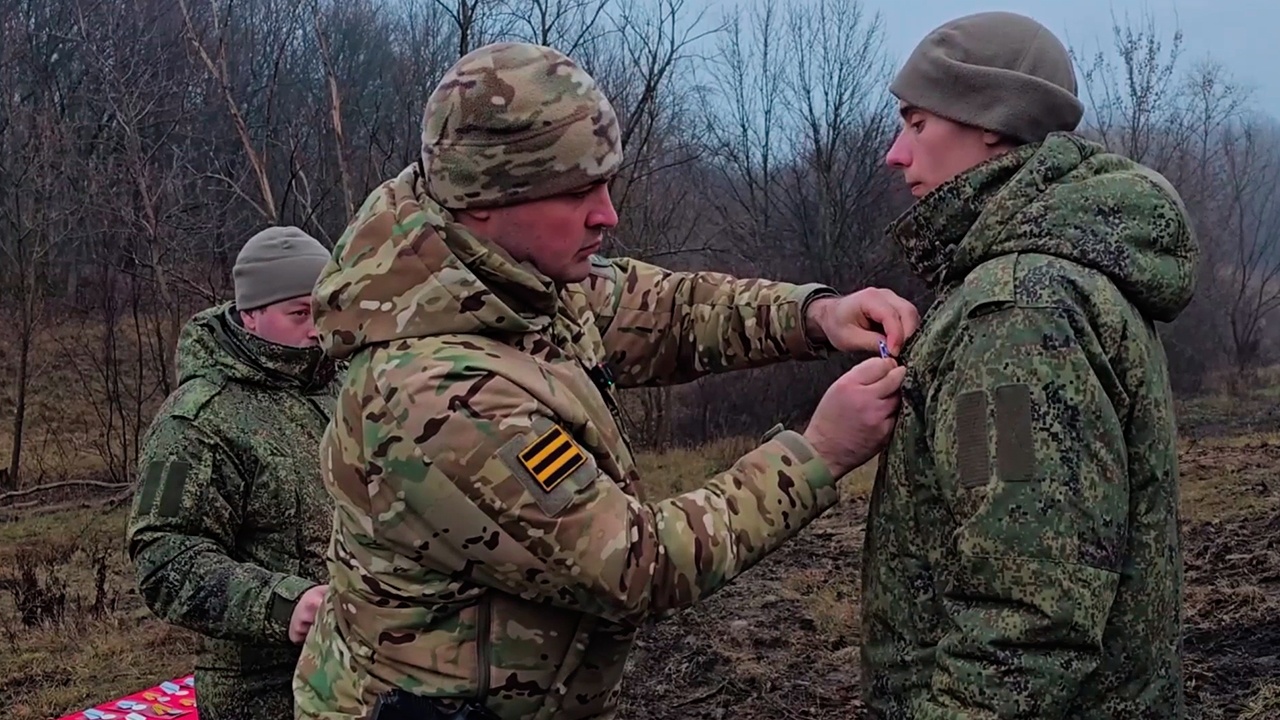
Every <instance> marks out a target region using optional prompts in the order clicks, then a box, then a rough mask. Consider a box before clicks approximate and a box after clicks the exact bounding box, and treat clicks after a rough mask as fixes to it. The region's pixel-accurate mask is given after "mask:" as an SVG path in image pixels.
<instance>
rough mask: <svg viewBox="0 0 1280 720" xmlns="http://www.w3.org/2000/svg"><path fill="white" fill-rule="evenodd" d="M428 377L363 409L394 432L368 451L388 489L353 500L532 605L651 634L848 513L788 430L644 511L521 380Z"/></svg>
mask: <svg viewBox="0 0 1280 720" xmlns="http://www.w3.org/2000/svg"><path fill="white" fill-rule="evenodd" d="M393 362H394V361H393ZM416 376H417V380H416V382H415V380H414V379H412V378H410V377H407V376H406V377H405V378H404V380H403V381H400V380H399V379H392V381H391V382H385V380H384V384H383V385H382V386H381V389H380V391H379V392H378V393H377V396H378V398H379V399H378V400H376V401H374V402H373V404H372V406H369V405H366V406H365V407H364V408H362V409H361V414H360V416H361V417H366V418H375V417H376V418H385V420H384V422H386V423H388V424H387V425H383V426H382V427H381V428H380V429H379V431H378V432H377V434H376V436H371V435H369V432H368V431H366V432H365V433H364V434H363V438H362V439H361V440H360V442H362V443H367V444H365V445H364V447H365V448H366V452H369V453H370V455H371V457H369V458H367V459H366V461H365V462H366V463H367V465H368V466H370V467H376V468H380V470H379V472H378V475H379V476H380V478H381V479H380V480H378V481H376V482H375V483H373V484H371V485H370V487H368V488H365V487H354V488H344V489H343V491H344V493H345V494H349V495H353V496H363V497H365V498H369V497H370V495H371V494H372V496H373V497H372V498H371V501H372V505H371V507H369V508H367V513H368V516H369V517H373V518H378V529H377V532H378V533H379V534H381V535H382V537H383V539H384V541H386V542H389V543H390V544H392V545H394V546H396V547H399V548H402V550H401V552H402V554H404V555H405V556H406V557H417V558H422V557H423V549H424V548H425V549H426V550H427V551H429V558H428V559H427V560H426V562H429V563H430V564H432V566H433V567H432V569H434V570H437V571H440V572H447V573H456V574H458V576H460V577H466V578H468V579H470V580H472V581H474V582H477V583H480V584H484V585H487V586H490V587H494V588H497V589H499V590H502V591H504V592H507V593H510V594H514V595H518V596H520V597H524V598H529V599H538V600H541V601H544V602H547V603H550V604H553V605H556V606H559V607H562V608H568V609H573V610H577V611H581V612H585V613H588V614H591V615H596V616H599V617H604V618H608V619H611V620H614V621H616V622H621V623H629V624H633V625H638V624H640V623H641V622H643V621H644V620H645V619H647V618H651V617H661V616H663V615H665V614H667V613H669V612H671V611H674V610H676V609H679V608H683V607H686V606H689V605H691V604H693V603H696V602H698V601H699V600H700V599H702V598H704V597H706V596H708V595H710V594H711V593H714V592H715V591H717V590H719V589H720V588H721V587H723V586H724V585H726V584H727V583H728V582H729V581H730V580H732V579H733V578H734V577H736V576H737V575H739V574H740V573H742V572H743V571H744V570H746V569H748V568H749V567H751V566H752V565H754V564H755V563H756V562H758V561H759V560H760V559H761V558H762V557H764V556H765V555H767V554H768V553H769V552H771V551H772V550H773V549H774V548H776V547H778V546H779V545H780V544H782V543H783V542H784V541H786V540H787V539H788V538H790V537H792V536H793V535H794V534H795V533H797V532H798V531H800V530H801V529H802V528H803V527H805V525H807V524H808V523H809V522H810V521H811V520H812V519H813V518H815V517H817V516H818V515H819V514H821V513H822V512H824V511H825V510H826V509H828V508H829V507H831V506H832V505H833V504H834V503H835V502H836V500H837V499H838V491H837V488H836V483H835V480H834V479H833V477H832V475H831V473H830V471H829V470H828V468H827V466H826V464H825V462H823V460H822V459H821V458H819V457H818V456H817V455H816V454H815V453H814V452H813V450H812V448H811V446H810V445H809V444H808V442H807V441H806V440H804V438H803V437H802V436H801V435H799V434H797V433H795V432H791V431H784V432H780V433H778V434H776V435H775V436H774V437H772V438H770V439H768V440H766V441H765V442H764V443H763V444H761V445H760V446H759V447H757V448H756V449H754V450H752V451H751V452H749V453H747V454H746V455H745V456H743V457H742V458H741V459H740V460H738V462H737V463H736V464H735V465H734V466H733V467H732V468H730V469H729V470H727V471H726V472H724V473H723V474H721V475H719V476H717V477H714V478H711V479H710V480H709V481H708V482H707V483H706V484H705V485H704V486H702V487H701V488H699V489H697V490H694V491H692V492H687V493H685V494H683V495H679V496H677V497H673V498H670V499H667V500H664V501H662V502H657V503H648V504H646V503H641V502H640V501H638V500H637V499H636V498H634V497H632V496H630V495H628V494H626V493H624V492H623V491H622V490H621V489H620V488H619V487H618V485H617V484H616V483H615V482H614V481H613V480H611V479H610V477H609V476H608V475H606V474H604V473H603V472H602V471H601V469H600V467H599V466H598V465H597V462H596V460H595V459H594V458H593V457H592V455H591V454H590V453H589V452H587V451H586V449H585V448H584V446H583V445H582V444H581V441H580V439H579V438H575V437H574V436H573V435H572V431H571V430H570V428H569V426H567V425H565V424H561V423H558V422H556V421H555V420H554V419H553V418H552V417H551V416H550V415H549V412H548V410H547V408H545V407H544V406H541V405H540V404H538V403H537V402H536V401H535V400H534V399H533V398H532V397H531V396H530V395H529V394H528V393H527V392H526V391H525V390H523V389H522V388H521V387H520V386H518V385H516V384H514V383H513V382H511V381H509V380H507V379H505V378H503V377H501V376H497V375H493V374H489V373H485V372H483V371H478V370H477V371H474V372H472V371H468V370H467V369H465V368H458V367H456V366H455V367H454V368H452V369H450V370H449V371H447V372H444V373H441V374H440V375H437V376H436V377H432V378H425V377H423V374H422V373H416ZM392 391H394V392H392ZM449 408H454V409H456V410H449ZM357 437H361V436H359V435H357Z"/></svg>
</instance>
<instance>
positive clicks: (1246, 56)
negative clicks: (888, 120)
mask: <svg viewBox="0 0 1280 720" xmlns="http://www.w3.org/2000/svg"><path fill="white" fill-rule="evenodd" d="M712 2H713V3H714V2H716V0H712ZM865 2H866V4H865V5H864V7H865V8H867V9H868V10H874V11H878V12H879V13H880V15H881V17H882V18H884V24H885V37H886V41H887V44H888V48H887V49H888V51H889V52H890V53H891V54H892V55H893V56H894V58H895V59H896V60H897V61H899V62H900V61H901V60H902V59H905V58H906V56H907V54H909V53H910V52H911V49H912V48H913V47H914V46H915V44H916V43H917V42H919V41H920V39H921V38H922V37H924V35H925V34H926V33H927V32H929V30H931V29H933V28H934V27H936V26H938V25H941V24H942V23H944V22H946V21H947V20H950V19H952V18H955V17H959V16H961V15H967V14H969V13H973V12H981V11H984V10H1010V11H1013V12H1019V13H1022V14H1024V15H1029V16H1031V17H1033V18H1035V19H1036V20H1039V21H1040V22H1042V23H1044V24H1045V25H1046V26H1047V27H1048V28H1049V29H1050V30H1052V31H1053V32H1054V33H1056V34H1057V35H1058V37H1059V38H1061V39H1062V40H1063V42H1064V43H1066V44H1068V45H1073V46H1075V47H1076V49H1077V50H1078V51H1081V52H1084V51H1088V52H1089V53H1090V54H1092V51H1094V50H1096V49H1097V47H1098V43H1099V42H1104V43H1108V47H1109V44H1110V42H1111V20H1112V16H1113V14H1114V16H1115V17H1117V18H1119V19H1122V20H1123V17H1124V15H1125V13H1126V12H1128V13H1129V15H1130V16H1131V17H1133V18H1134V19H1135V20H1136V19H1139V18H1140V15H1141V13H1142V12H1143V11H1144V10H1147V11H1149V12H1150V14H1151V16H1152V17H1153V18H1154V20H1155V22H1156V29H1157V31H1159V32H1160V33H1161V35H1162V36H1164V37H1172V33H1173V31H1174V30H1175V29H1177V28H1181V29H1182V32H1183V45H1182V49H1183V55H1182V59H1181V60H1180V63H1179V64H1180V65H1182V64H1185V65H1190V64H1191V63H1192V62H1194V61H1195V60H1198V59H1201V58H1203V57H1205V56H1206V55H1210V54H1211V55H1212V56H1213V57H1214V58H1216V59H1217V60H1218V61H1219V62H1221V63H1222V64H1223V65H1225V66H1226V67H1227V68H1228V69H1229V70H1230V71H1231V72H1232V75H1233V77H1234V78H1235V79H1236V80H1237V81H1238V82H1241V83H1244V84H1247V85H1250V86H1252V87H1253V91H1254V95H1253V98H1254V101H1255V103H1256V106H1257V107H1258V108H1259V109H1261V110H1265V111H1267V112H1269V113H1271V114H1274V115H1280V32H1277V31H1280V2H1273V1H1270V0H865ZM1076 72H1077V73H1079V72H1080V68H1077V69H1076Z"/></svg>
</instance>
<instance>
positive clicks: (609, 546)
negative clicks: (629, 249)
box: [295, 44, 918, 720]
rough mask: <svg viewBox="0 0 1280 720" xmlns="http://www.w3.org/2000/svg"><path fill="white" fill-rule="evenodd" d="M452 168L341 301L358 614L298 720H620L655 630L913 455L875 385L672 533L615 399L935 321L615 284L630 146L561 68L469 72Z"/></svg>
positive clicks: (422, 184) (310, 672)
mask: <svg viewBox="0 0 1280 720" xmlns="http://www.w3.org/2000/svg"><path fill="white" fill-rule="evenodd" d="M423 144H424V153H423V155H424V156H423V160H422V161H421V163H419V164H415V165H414V166H411V167H409V168H408V169H406V170H405V171H404V172H403V173H401V174H400V175H399V176H398V177H396V178H395V179H393V180H390V181H388V182H387V183H385V184H384V185H383V186H382V187H380V188H378V189H377V190H376V191H375V192H374V193H373V194H372V195H371V196H370V197H369V198H368V200H366V201H365V203H364V205H363V207H361V208H360V211H359V213H358V215H357V217H356V218H355V219H354V220H353V221H352V223H351V224H350V226H349V227H348V229H347V231H346V233H344V235H343V237H342V238H341V239H340V240H339V242H338V246H337V247H336V249H335V252H334V260H333V262H331V263H330V265H329V266H328V267H327V268H326V270H325V272H324V275H323V277H322V278H321V279H320V281H319V283H318V284H317V287H316V291H315V302H316V324H317V327H318V328H319V330H320V337H321V343H322V345H323V346H324V347H325V349H326V350H327V351H328V352H329V353H330V354H331V355H333V356H335V357H339V358H344V359H349V360H350V363H351V370H350V375H349V377H348V380H347V382H346V384H345V385H344V387H343V390H342V392H341V394H340V397H339V400H338V406H337V409H336V411H335V419H334V423H333V425H332V432H330V433H329V434H328V435H327V436H326V438H325V441H324V443H323V446H322V451H321V461H322V465H323V475H324V478H325V482H326V483H327V485H328V487H329V489H330V492H331V493H332V494H333V495H334V497H335V499H336V517H337V519H336V523H335V536H334V540H333V545H332V550H331V552H332V557H331V558H330V562H329V568H330V574H331V579H330V583H331V588H332V591H331V594H330V595H329V597H328V599H327V601H326V602H325V604H324V606H323V607H322V608H321V611H320V614H319V616H318V617H317V619H316V624H315V626H314V629H313V631H312V634H311V635H310V636H309V637H308V639H307V641H306V643H305V645H304V649H303V657H302V659H301V660H300V662H299V665H298V673H297V676H296V679H295V692H296V701H297V705H298V708H297V717H299V718H329V719H331V720H332V719H337V718H370V717H375V716H376V717H380V718H382V720H391V719H392V718H395V717H412V718H431V717H472V718H475V717H490V718H494V717H496V718H502V719H503V720H532V719H534V718H538V719H540V720H551V719H553V718H554V719H557V720H569V719H573V718H609V717H612V716H613V715H614V712H615V707H616V705H617V701H618V695H619V687H620V684H621V681H622V673H623V668H624V666H625V664H626V661H627V657H628V654H629V652H630V649H631V645H632V639H633V638H634V636H635V633H636V630H637V628H638V626H639V625H640V624H641V623H642V622H644V621H645V620H648V619H652V618H661V617H664V616H666V615H668V614H670V613H672V612H673V611H675V610H677V609H680V608H683V607H687V606H689V605H691V604H693V603H695V602H697V601H699V600H701V599H702V598H705V597H706V596H708V595H709V594H711V593H713V592H715V591H716V590H718V589H720V588H721V587H723V586H724V585H725V584H726V583H728V582H729V581H731V580H732V579H733V578H734V577H736V576H737V575H739V574H740V573H742V572H743V571H744V570H746V569H747V568H749V567H750V566H751V565H752V564H754V563H756V562H757V561H758V560H760V558H762V557H763V556H765V555H766V554H767V553H769V552H770V551H772V550H773V549H774V548H776V547H778V546H779V545H780V544H781V543H783V542H784V541H785V540H786V539H787V538H790V537H792V536H793V535H794V534H795V533H796V532H798V531H799V530H800V529H801V528H803V527H804V526H805V525H806V524H807V523H809V522H810V521H811V520H812V519H813V518H815V517H817V516H818V515H819V514H820V513H822V512H823V511H824V510H826V509H827V508H829V507H831V506H832V504H834V503H835V502H836V500H837V498H838V491H837V487H836V483H835V480H836V478H837V477H839V476H841V475H843V474H844V473H845V472H847V471H848V470H850V469H852V468H854V467H856V466H858V465H860V464H862V463H864V462H866V461H867V460H868V459H869V458H870V457H871V456H872V455H873V454H874V453H875V452H876V450H877V449H878V448H879V446H880V443H881V442H882V439H883V438H884V437H885V436H886V435H887V433H888V431H889V429H890V428H891V426H892V423H893V418H894V415H895V408H896V404H897V386H898V382H899V380H900V378H901V376H902V374H903V372H904V371H903V369H902V368H898V367H896V363H895V362H894V361H893V360H892V359H881V358H874V359H872V360H868V361H865V362H863V363H862V364H860V365H858V366H856V367H855V368H854V369H853V370H851V371H849V373H847V374H846V375H845V376H843V377H842V378H840V379H839V380H838V381H837V382H836V383H835V384H834V385H833V386H832V388H831V390H829V391H828V393H827V394H826V395H825V396H824V397H823V399H822V401H821V402H820V403H819V406H818V408H817V410H816V412H815V413H814V417H813V419H812V421H811V423H810V425H809V427H808V428H807V430H806V431H805V432H804V433H803V434H802V433H798V432H794V431H783V430H782V429H781V428H776V429H775V431H772V432H771V433H769V434H767V437H766V439H765V440H764V441H763V443H762V444H761V445H760V446H759V447H758V448H756V449H755V450H753V451H751V452H750V453H748V454H747V455H745V456H744V457H743V458H742V459H741V460H739V461H738V462H737V463H736V464H735V465H734V467H733V468H732V469H730V470H729V471H727V472H725V473H723V474H721V475H719V476H717V477H714V478H711V479H710V480H709V481H708V482H707V483H706V485H705V486H704V487H703V488H701V489H698V490H695V491H692V492H688V493H685V494H683V495H679V496H677V497H674V498H671V499H667V500H663V501H661V502H649V503H646V502H642V501H641V500H639V499H638V498H637V490H638V485H639V484H640V483H641V482H642V480H641V478H639V477H638V476H637V472H636V467H635V459H634V457H633V455H632V453H631V449H630V447H629V445H628V442H627V439H626V437H625V436H624V434H623V430H622V429H621V428H620V427H619V424H618V423H617V422H616V419H615V414H614V413H615V411H616V407H615V404H614V403H615V396H614V389H613V387H614V383H616V384H617V386H639V385H656V384H663V383H678V382H684V381H689V380H692V379H694V378H697V377H699V376H701V375H704V374H706V373H711V372H722V371H728V370H734V369H739V368H747V367H754V366H759V365H763V364H765V363H769V362H776V361H779V360H783V359H787V358H813V357H818V356H820V355H822V354H823V353H824V350H823V347H824V346H825V345H827V344H830V345H831V346H833V347H834V348H836V349H841V350H852V349H858V350H872V349H874V348H875V347H876V342H877V339H878V338H880V336H879V335H878V333H876V332H873V330H874V329H875V328H876V327H882V328H883V329H884V330H885V333H886V335H887V336H888V344H889V345H890V346H891V348H892V349H893V350H895V351H896V350H897V349H898V348H899V347H900V346H901V344H902V342H903V341H904V340H905V338H906V337H907V336H909V335H910V334H911V333H912V332H914V330H915V327H916V324H917V322H918V317H917V315H916V312H915V309H914V308H913V307H912V306H911V305H910V304H909V303H906V302H905V301H903V300H902V299H901V298H898V297H897V296H896V295H893V294H892V293H888V292H885V291H878V290H870V291H862V292H860V293H855V294H854V295H850V296H846V297H844V298H838V297H837V296H835V293H834V292H833V291H831V290H830V289H829V288H823V287H821V286H817V285H809V286H796V285H790V284H786V283H780V282H769V281H764V280H740V279H736V278H732V277H729V276H727V275H723V274H716V273H674V272H669V271H666V270H664V269H662V268H658V267H655V266H653V265H649V264H645V263H642V262H637V261H635V260H629V259H621V260H604V259H601V258H599V257H596V256H595V255H594V253H595V251H596V250H597V249H598V248H599V246H600V239H601V235H602V232H603V231H604V230H607V229H608V228H611V227H613V226H614V225H615V224H616V223H617V221H618V218H617V215H616V214H615V212H614V209H613V206H612V204H611V202H610V199H609V191H608V186H607V181H608V179H609V178H610V177H611V176H612V175H613V174H614V173H615V172H616V170H617V168H618V165H619V163H620V161H621V153H622V148H621V145H620V141H619V132H618V124H617V118H616V117H615V115H614V112H613V109H612V108H611V107H610V105H609V103H608V101H607V100H606V99H605V98H604V96H603V95H602V94H601V93H600V91H599V90H598V89H597V88H596V86H595V83H594V82H593V80H592V79H591V77H590V76H589V75H587V74H586V73H585V72H583V71H582V70H581V69H579V68H578V66H577V65H575V64H574V63H573V61H572V60H570V59H569V58H567V57H565V56H564V55H563V54H561V53H559V52H556V51H554V50H552V49H550V48H545V47H539V46H533V45H526V44H497V45H491V46H487V47H484V48H481V49H479V50H477V51H474V52H473V53H470V54H468V55H467V56H464V57H463V58H462V59H460V60H459V61H458V63H457V64H456V65H455V66H454V67H453V68H452V69H451V70H450V71H449V72H448V73H447V74H446V75H445V77H444V79H443V80H442V81H441V83H440V84H439V86H438V88H437V89H436V91H435V92H434V93H433V94H432V96H431V98H430V100H429V101H428V105H427V109H426V112H425V122H424V138H423ZM436 713H440V714H439V715H437V714H436ZM452 713H461V714H458V715H452ZM465 713H471V714H465Z"/></svg>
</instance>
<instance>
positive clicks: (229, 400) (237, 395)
mask: <svg viewBox="0 0 1280 720" xmlns="http://www.w3.org/2000/svg"><path fill="white" fill-rule="evenodd" d="M328 259H329V252H328V251H327V250H326V249H325V248H324V246H323V245H321V244H320V243H319V242H318V241H316V240H315V239H314V238H312V237H310V236H308V235H306V234H304V233H303V232H302V231H301V230H299V229H297V228H293V227H273V228H269V229H267V230H264V231H262V232H261V233H258V234H257V235H255V236H254V237H252V238H251V239H250V240H249V241H248V242H247V243H245V246H244V248H243V249H242V250H241V251H240V254H239V256H238V257H237V259H236V264H235V267H234V269H233V277H234V280H235V301H234V302H233V303H226V304H223V305H219V306H217V307H213V308H210V309H208V310H205V311H203V312H201V313H199V314H197V315H196V316H195V317H194V318H192V319H191V321H190V322H189V323H188V324H187V325H186V327H185V328H183V331H182V334H181V336H180V338H179V340H178V351H177V367H178V387H177V389H176V390H174V392H173V393H172V394H171V395H170V396H169V397H168V398H166V401H165V403H164V405H163V406H162V407H161V408H160V409H159V412H158V413H157V414H156V417H155V419H154V420H153V421H152V424H151V428H150V430H149V432H148V434H147V437H146V438H145V440H144V441H143V445H142V450H141V453H140V455H141V457H140V462H139V472H140V481H139V486H138V489H137V493H136V494H135V496H134V501H133V510H132V514H131V516H130V518H129V524H128V549H129V555H130V557H131V558H132V559H133V562H134V564H135V567H136V569H137V578H138V587H139V589H140V591H141V594H142V597H143V599H144V600H145V601H146V604H147V606H148V607H150V608H151V610H152V611H153V612H154V613H155V614H156V615H158V616H159V617H160V618H162V619H164V620H167V621H169V622H171V623H174V624H177V625H180V626H182V627H186V628H189V629H192V630H194V631H195V632H197V633H199V634H200V635H202V636H204V638H203V648H202V649H201V651H200V654H199V657H198V659H197V662H196V668H195V689H196V696H197V698H198V699H199V703H200V717H201V718H202V720H218V719H219V718H237V720H245V719H248V720H254V719H257V718H261V719H262V720H268V719H270V720H278V719H279V718H284V717H289V716H290V715H291V714H292V712H293V691H292V688H291V686H290V679H291V677H292V675H293V670H294V667H295V665H296V663H297V659H298V653H299V646H300V644H301V642H302V638H303V636H304V635H305V634H306V632H307V630H308V627H309V626H310V624H311V622H312V619H313V618H314V616H315V609H316V607H317V606H318V605H319V602H320V598H321V597H322V596H323V594H324V592H325V587H324V585H323V584H322V583H323V582H324V579H325V567H324V550H325V546H326V545H327V544H328V539H329V532H330V525H331V522H332V518H333V512H332V502H331V501H330V499H329V497H328V495H327V494H326V493H325V491H324V485H323V484H322V482H321V480H320V477H319V470H320V468H319V464H318V458H319V451H318V448H319V444H320V437H321V435H322V433H323V432H324V427H325V424H326V423H327V422H328V419H329V413H330V412H331V411H332V407H333V399H334V397H335V395H336V394H337V390H338V387H339V385H340V378H339V377H338V373H337V372H336V370H335V363H334V361H333V360H332V359H330V358H328V357H327V356H326V355H325V354H324V353H323V351H322V350H321V349H320V348H319V347H318V345H317V343H316V331H315V326H314V323H313V322H312V319H311V289H312V287H313V286H314V285H315V281H316V278H317V277H318V276H319V275H320V271H321V270H322V269H323V268H324V265H325V263H326V262H327V261H328Z"/></svg>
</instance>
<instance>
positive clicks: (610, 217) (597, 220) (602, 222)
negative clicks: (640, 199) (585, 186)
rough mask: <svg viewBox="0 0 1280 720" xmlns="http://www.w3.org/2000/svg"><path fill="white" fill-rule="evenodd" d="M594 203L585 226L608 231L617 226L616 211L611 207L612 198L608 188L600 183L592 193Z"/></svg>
mask: <svg viewBox="0 0 1280 720" xmlns="http://www.w3.org/2000/svg"><path fill="white" fill-rule="evenodd" d="M592 199H593V200H594V201H595V202H594V204H593V205H592V208H591V212H589V213H587V225H588V226H589V227H593V228H601V229H604V230H609V229H611V228H614V227H617V225H618V211H617V210H616V209H614V207H613V198H612V197H610V195H609V186H608V185H607V184H605V183H601V184H600V186H599V187H598V188H596V191H595V192H594V193H592Z"/></svg>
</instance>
